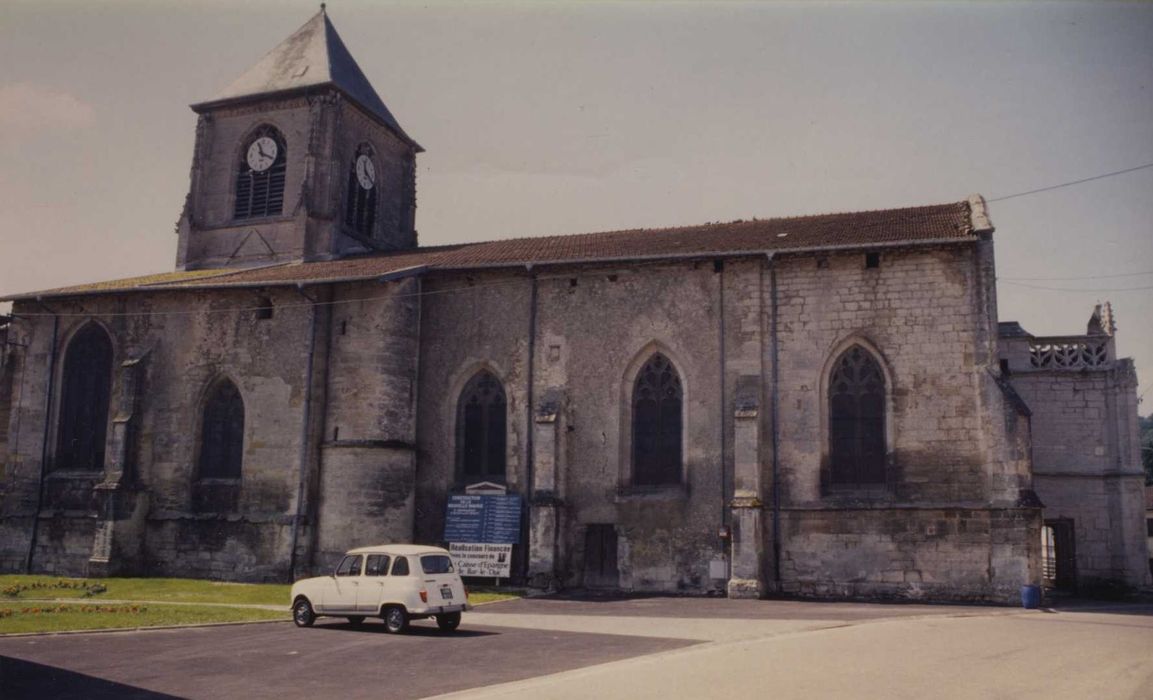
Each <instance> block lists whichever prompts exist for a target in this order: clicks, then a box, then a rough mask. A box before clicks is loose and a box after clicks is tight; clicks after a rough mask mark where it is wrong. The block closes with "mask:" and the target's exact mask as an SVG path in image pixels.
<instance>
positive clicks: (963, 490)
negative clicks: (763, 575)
mask: <svg viewBox="0 0 1153 700" xmlns="http://www.w3.org/2000/svg"><path fill="white" fill-rule="evenodd" d="M775 265H776V267H777V271H776V274H777V288H778V298H777V309H778V319H777V323H778V329H779V341H778V349H777V353H778V356H779V358H780V367H779V382H780V388H779V402H780V404H779V405H780V465H779V469H780V475H781V482H780V488H781V499H782V505H783V507H784V509H785V510H786V511H787V513H786V514H784V517H783V520H784V522H783V523H782V571H781V572H780V581H781V588H782V589H783V590H785V591H796V592H801V593H818V594H819V593H821V591H828V590H833V589H836V590H837V591H840V593H852V594H854V595H856V594H870V595H871V594H872V593H868V591H873V592H874V593H876V594H884V595H894V594H899V591H902V590H903V591H905V594H907V595H928V596H932V597H950V598H954V597H955V598H974V599H978V598H980V599H997V600H1007V599H1008V598H1011V597H1012V595H1014V591H1016V589H1017V587H1018V586H1020V585H1022V584H1025V583H1032V582H1035V581H1034V580H1033V579H1034V578H1035V577H1036V574H1037V571H1036V569H1037V567H1036V556H1037V547H1036V546H1034V545H1031V544H1029V540H1028V539H1027V536H1031V535H1028V533H1029V532H1031V531H1032V530H1035V529H1036V528H1037V526H1038V523H1037V522H1036V519H1037V518H1036V512H1035V511H1028V510H1020V509H1016V508H1015V504H1016V502H1017V499H1018V497H1019V491H1020V489H1022V488H1028V471H1027V454H1022V453H1023V450H1022V449H1021V441H1020V439H1019V438H1020V436H1017V435H1015V434H1014V433H1013V431H1015V430H1016V426H1017V423H1018V421H1017V420H1016V419H1015V418H1012V417H1011V416H1010V415H1009V412H1011V411H1012V410H1013V409H1012V408H1011V407H1010V406H1009V405H1007V403H1006V401H1005V399H1004V397H1003V395H1002V392H1001V391H1000V390H999V389H998V388H997V385H996V379H995V376H994V373H993V372H992V370H993V369H994V368H993V367H991V366H990V364H989V363H990V361H991V359H992V358H994V357H995V353H994V350H993V348H994V347H995V346H994V345H993V343H994V342H995V338H993V337H991V332H990V328H991V323H990V318H989V313H990V307H995V301H994V300H991V299H988V298H985V292H983V291H982V289H983V287H984V286H985V285H987V284H991V283H992V280H991V279H990V278H988V277H987V276H986V270H985V267H987V266H986V265H985V261H984V260H983V257H982V255H981V254H980V251H979V250H976V249H975V247H954V248H941V249H936V250H919V251H905V252H898V251H886V252H884V253H882V254H881V257H880V264H879V266H878V267H876V268H872V269H870V268H867V267H866V265H865V256H864V255H863V254H859V253H858V254H841V255H830V256H828V257H825V258H813V257H801V258H793V259H783V260H780V261H777V262H776V263H775ZM765 304H766V306H767V307H769V306H771V305H772V300H771V299H766V302H765ZM992 311H993V312H994V313H995V308H993V309H992ZM853 343H859V344H861V345H862V346H864V347H865V348H867V349H869V350H870V351H872V352H873V353H874V354H875V355H876V356H877V357H878V358H879V359H880V361H881V362H882V364H883V367H884V369H885V372H886V390H887V392H888V394H889V396H888V405H887V444H888V450H889V455H888V460H889V463H888V468H887V478H886V483H885V484H884V486H883V487H881V488H875V487H873V488H843V487H836V486H833V485H830V484H829V482H828V477H827V471H826V470H827V469H828V464H827V462H828V450H829V447H828V442H827V440H828V438H827V435H828V430H829V428H828V425H827V420H828V418H827V416H828V406H827V392H828V387H827V378H828V376H829V374H830V371H831V369H832V363H833V361H834V360H835V359H836V358H837V357H838V356H839V354H840V353H841V352H842V351H843V350H844V349H845V348H847V347H849V346H850V345H851V344H853ZM1007 416H1009V417H1007ZM768 427H770V428H771V426H768ZM1026 440H1027V437H1026ZM765 469H766V470H769V469H771V463H766V465H765ZM991 507H992V508H991ZM1002 509H1005V510H1002ZM969 520H972V521H973V522H972V523H971V524H967V522H966V521H969ZM842 523H844V524H842ZM810 528H811V529H810ZM768 537H771V533H768V534H767V535H766V538H768ZM830 552H844V556H843V559H841V558H839V557H838V559H839V560H840V561H842V562H843V565H842V566H837V565H834V564H833V563H832V562H831V561H830V557H837V555H835V554H830ZM990 566H991V568H992V571H993V573H989V570H990ZM898 571H900V572H906V571H907V572H908V576H909V577H910V578H909V579H907V580H906V579H905V578H904V576H905V574H904V573H902V574H901V575H900V578H901V581H897V580H896V579H897V578H898V574H897V573H896V572H898ZM957 571H964V572H966V574H965V575H958V574H957V573H956V572H957ZM830 572H835V574H831V573H830ZM974 573H979V574H980V575H970V574H974ZM914 583H916V584H918V585H916V586H913V585H906V584H914ZM926 583H928V584H929V585H926ZM838 586H839V587H840V588H838ZM902 586H904V587H903V588H902ZM830 587H832V588H830Z"/></svg>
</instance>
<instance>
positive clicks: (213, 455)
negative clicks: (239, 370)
mask: <svg viewBox="0 0 1153 700" xmlns="http://www.w3.org/2000/svg"><path fill="white" fill-rule="evenodd" d="M243 461H244V400H243V399H242V398H241V396H240V390H239V389H237V388H236V385H235V384H233V383H232V382H231V381H229V380H227V379H222V380H221V381H219V382H217V383H216V385H215V386H214V387H213V388H212V391H211V392H210V393H209V395H208V397H207V399H206V400H205V402H204V413H203V420H202V422H201V428H200V460H199V464H198V467H199V469H198V471H197V473H198V474H199V476H200V478H201V479H239V478H240V471H241V466H242V464H243Z"/></svg>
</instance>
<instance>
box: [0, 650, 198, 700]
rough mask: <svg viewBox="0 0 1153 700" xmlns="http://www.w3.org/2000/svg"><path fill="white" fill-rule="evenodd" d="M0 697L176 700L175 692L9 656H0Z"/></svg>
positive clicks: (10, 699) (7, 699)
mask: <svg viewBox="0 0 1153 700" xmlns="http://www.w3.org/2000/svg"><path fill="white" fill-rule="evenodd" d="M0 697H2V698H4V700H24V699H25V698H27V699H28V700H43V699H44V698H55V699H57V700H71V699H73V698H75V700H105V698H107V699H109V700H111V699H112V698H116V699H118V700H119V699H123V698H132V699H133V700H178V697H177V696H175V695H167V694H165V693H157V692H154V691H151V690H147V689H145V688H138V687H136V686H132V685H126V684H124V683H117V682H115V681H109V680H105V679H103V678H97V677H95V676H89V675H87V674H84V673H77V672H75V671H69V670H67V669H63V668H58V667H56V666H47V665H44V664H38V663H33V662H31V661H24V660H23V659H14V658H12V657H9V656H0Z"/></svg>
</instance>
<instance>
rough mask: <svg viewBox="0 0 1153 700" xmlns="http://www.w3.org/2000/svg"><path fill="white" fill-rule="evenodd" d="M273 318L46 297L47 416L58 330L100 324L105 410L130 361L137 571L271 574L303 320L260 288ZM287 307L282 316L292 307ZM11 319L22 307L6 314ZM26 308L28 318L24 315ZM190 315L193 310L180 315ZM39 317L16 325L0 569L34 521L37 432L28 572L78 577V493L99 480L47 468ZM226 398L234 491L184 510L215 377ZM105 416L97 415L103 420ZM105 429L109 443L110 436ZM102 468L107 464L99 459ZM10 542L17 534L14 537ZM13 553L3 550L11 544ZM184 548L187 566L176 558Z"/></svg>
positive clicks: (85, 525) (205, 305)
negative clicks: (241, 437)
mask: <svg viewBox="0 0 1153 700" xmlns="http://www.w3.org/2000/svg"><path fill="white" fill-rule="evenodd" d="M262 295H263V296H269V297H270V298H271V299H272V301H273V304H274V317H273V318H272V319H267V320H261V319H258V318H257V314H256V313H255V311H254V308H255V306H256V299H257V294H255V293H253V292H244V291H238V292H216V293H211V294H196V293H187V294H175V293H168V294H153V295H134V296H133V297H132V300H131V309H132V313H131V314H125V315H119V314H122V313H123V312H124V311H125V310H126V308H127V306H126V300H125V299H124V298H115V297H89V298H86V299H84V300H83V301H78V302H67V301H57V302H54V303H53V304H52V309H53V310H54V311H56V312H58V313H60V314H61V316H60V331H59V338H58V340H57V345H58V348H59V351H58V354H57V358H56V367H55V376H56V378H57V379H56V382H55V385H56V386H55V387H54V389H53V396H52V409H51V410H52V411H53V413H54V412H55V411H56V410H58V408H59V407H58V403H59V391H60V389H59V381H58V380H59V375H60V372H61V371H62V367H61V364H62V362H63V357H64V352H65V348H66V347H67V343H68V341H69V339H70V337H71V334H72V333H73V332H74V331H75V330H76V329H78V328H79V327H80V326H82V325H83V324H84V323H87V322H89V321H90V320H95V321H96V322H98V323H100V324H101V325H103V326H104V327H105V328H106V329H107V331H108V333H109V336H110V338H111V339H112V344H113V348H114V362H113V386H112V397H113V399H112V404H113V407H114V408H113V413H114V412H115V406H117V405H118V403H119V397H120V395H121V393H122V392H123V391H124V390H125V387H124V382H123V374H124V371H123V368H122V364H123V363H124V362H126V361H130V360H139V361H140V362H141V363H142V365H143V376H142V381H141V385H140V387H139V389H138V391H139V399H138V400H139V411H140V419H139V423H138V425H139V431H138V433H137V435H136V438H135V440H134V441H133V444H132V445H130V446H129V451H130V452H131V453H132V459H131V460H130V461H131V464H132V469H133V471H134V473H133V474H130V475H129V476H128V478H127V479H126V483H127V484H128V485H129V490H143V491H146V492H147V493H148V496H149V499H150V502H151V509H150V511H149V513H148V517H147V525H146V530H147V532H146V535H145V543H144V547H143V567H144V571H145V572H148V573H156V574H177V573H179V574H180V575H201V576H215V577H222V578H224V577H227V578H241V579H264V578H274V577H281V576H283V575H284V574H285V571H286V566H287V562H288V560H289V557H288V551H287V546H288V545H287V543H288V539H287V537H286V533H287V532H288V531H289V530H290V528H291V518H289V517H287V516H288V514H290V513H292V512H293V506H294V503H295V497H296V493H295V492H296V489H295V484H296V478H295V474H296V473H297V469H296V465H297V464H298V451H299V439H300V434H301V408H302V402H303V392H302V389H303V377H304V374H305V372H304V362H305V357H306V352H305V351H304V348H303V347H302V343H301V339H302V338H306V337H307V329H308V324H309V323H310V311H309V309H308V308H307V307H306V306H300V302H301V297H300V296H299V295H297V294H296V293H295V292H292V291H283V292H277V291H266V292H263V293H262ZM293 305H295V306H293ZM17 308H19V309H21V310H24V309H25V308H26V305H24V304H20V303H18V304H17ZM27 308H28V310H33V309H32V308H31V307H27ZM190 310H192V311H193V312H194V313H189V311H190ZM52 324H53V321H52V319H51V317H46V316H39V317H36V318H32V319H25V320H22V321H21V328H22V331H23V332H24V333H25V334H26V338H27V340H28V343H29V348H28V355H27V356H26V358H27V361H28V362H29V366H30V367H35V368H36V371H35V372H29V376H28V379H27V381H26V382H25V383H24V388H25V391H26V392H27V394H26V395H25V397H24V400H23V401H21V402H20V403H19V406H20V408H19V411H18V412H19V413H20V414H22V415H21V432H20V436H19V442H18V443H17V444H14V445H13V446H12V449H11V453H12V454H11V456H10V459H9V463H10V465H13V469H12V481H13V483H14V488H13V489H12V490H11V491H10V492H9V493H7V494H5V499H6V501H5V503H4V504H3V509H2V510H0V512H2V513H3V522H4V529H5V530H6V531H7V534H6V536H5V537H4V539H3V540H2V541H0V542H3V546H4V549H5V550H6V551H5V560H6V561H7V560H10V559H11V558H13V557H14V556H15V555H16V554H18V552H13V551H11V550H12V549H18V548H19V547H20V545H21V542H22V544H23V546H24V547H26V546H27V537H28V534H27V533H28V531H29V526H28V517H30V516H31V515H32V513H34V512H35V504H36V491H37V483H38V480H39V473H40V468H41V459H40V455H41V445H42V444H43V440H44V429H45V427H47V429H48V431H49V435H48V441H47V444H48V464H47V467H48V468H47V475H46V479H45V489H44V493H45V499H44V502H43V503H42V504H41V511H40V512H41V514H40V527H39V528H38V532H37V539H36V545H37V548H36V551H35V552H34V557H33V567H34V569H35V570H41V571H57V572H61V573H72V574H79V573H84V570H85V567H84V564H85V562H86V561H87V559H88V558H89V556H90V555H91V554H92V548H93V539H92V528H93V526H94V525H95V522H96V516H97V511H96V508H97V505H98V503H97V501H96V499H95V497H94V496H93V493H92V487H93V486H94V485H95V484H96V483H98V482H99V481H101V480H102V479H104V478H105V477H106V476H107V475H108V472H107V470H106V473H105V474H100V473H97V474H77V473H64V472H58V471H53V470H52V468H51V467H52V459H53V456H52V454H53V450H54V442H53V435H54V431H55V425H54V421H55V418H53V419H52V420H49V421H47V422H46V421H45V413H46V411H47V410H48V401H47V395H46V392H47V384H48V368H49V366H50V364H51V353H50V346H51V339H52ZM222 376H224V377H228V378H229V379H231V380H232V381H233V382H234V383H235V384H236V385H237V387H238V388H239V390H240V393H241V396H242V398H243V400H244V403H245V442H244V466H243V473H242V478H241V481H240V483H239V485H236V486H234V487H232V489H233V491H234V493H232V494H231V497H230V498H229V499H226V500H231V501H232V502H233V503H234V506H231V507H229V508H227V510H222V511H219V512H205V511H204V509H203V508H200V509H197V508H194V504H193V493H194V485H195V481H196V474H195V471H196V459H197V454H198V449H199V445H198V436H199V424H200V411H201V407H202V405H203V398H204V393H205V392H206V390H207V388H208V387H209V385H210V384H211V383H212V382H213V381H214V380H215V379H217V378H219V377H222ZM112 418H114V416H110V420H111V419H112ZM111 432H112V431H111V430H110V431H109V434H110V435H111ZM108 459H109V460H110V461H109V462H108V463H106V466H107V467H109V468H110V467H111V459H112V457H111V456H109V457H108ZM17 533H19V534H17ZM13 545H16V546H15V547H13ZM190 552H196V553H197V554H196V555H195V556H189V553H190Z"/></svg>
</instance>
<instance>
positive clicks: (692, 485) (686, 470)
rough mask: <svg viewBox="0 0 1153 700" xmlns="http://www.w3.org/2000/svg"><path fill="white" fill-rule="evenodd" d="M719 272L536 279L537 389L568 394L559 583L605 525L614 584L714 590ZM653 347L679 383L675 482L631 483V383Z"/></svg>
mask: <svg viewBox="0 0 1153 700" xmlns="http://www.w3.org/2000/svg"><path fill="white" fill-rule="evenodd" d="M723 274H724V273H722V272H721V271H720V269H718V268H716V267H715V266H714V264H713V262H712V261H701V262H685V263H671V264H657V265H639V266H636V267H618V268H612V267H605V268H586V269H582V270H573V271H571V273H570V272H564V271H558V272H557V273H551V272H550V273H549V274H547V275H546V274H544V273H542V274H541V276H540V280H539V282H538V284H539V295H538V313H537V328H538V332H537V349H538V352H537V357H538V363H539V366H540V368H541V369H540V370H539V372H538V374H537V377H538V380H537V381H538V384H537V390H536V391H537V394H538V395H543V394H545V393H547V392H548V391H549V390H552V391H556V392H563V394H564V396H565V408H564V412H563V415H564V428H563V430H562V431H561V433H560V434H561V435H563V442H562V444H561V445H560V447H559V455H560V466H559V472H560V478H559V481H560V482H561V483H563V501H564V503H565V508H564V511H563V512H564V516H565V519H566V527H565V528H564V531H563V533H562V536H563V539H562V542H561V545H560V549H561V552H560V558H559V561H560V566H561V572H560V573H561V577H562V580H563V581H564V582H565V583H567V584H568V585H581V584H582V583H584V576H585V565H586V562H585V556H584V554H585V553H584V547H585V531H586V527H587V526H588V525H590V524H610V525H613V526H615V528H616V533H617V556H618V567H619V572H620V579H619V584H620V587H621V588H623V589H625V590H668V591H673V590H684V591H693V592H698V593H699V592H704V591H708V590H713V589H715V588H719V587H720V583H719V582H714V581H712V580H711V579H710V578H709V570H708V565H709V561H710V560H712V559H713V558H715V557H716V556H717V555H719V554H720V552H721V546H722V543H721V541H720V540H719V538H718V536H717V533H718V529H719V527H720V525H721V523H722V518H723V513H724V511H725V509H726V502H725V494H724V492H723V491H722V479H723V477H722V474H723V470H724V467H723V462H722V457H721V455H722V445H721V426H722V420H723V419H724V415H723V410H724V402H723V401H722V396H723V394H722V387H721V381H722V367H721V354H720V330H721V326H720V315H721V314H720V301H721V284H722V281H723V279H724V277H723ZM753 274H755V272H754V273H753ZM658 351H659V352H661V353H662V354H664V355H665V356H666V357H668V358H669V360H670V361H671V362H672V364H673V365H674V367H675V368H676V370H677V373H678V374H679V376H680V380H681V386H682V391H683V411H684V412H683V441H684V442H683V472H682V484H681V485H679V486H675V487H667V488H644V487H634V486H632V484H631V469H632V444H631V441H632V391H633V384H634V382H635V381H636V376H637V373H638V372H639V371H640V369H641V367H642V366H643V365H644V363H645V362H646V361H647V360H648V359H649V358H650V357H651V356H652V354H653V353H654V352H658Z"/></svg>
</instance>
